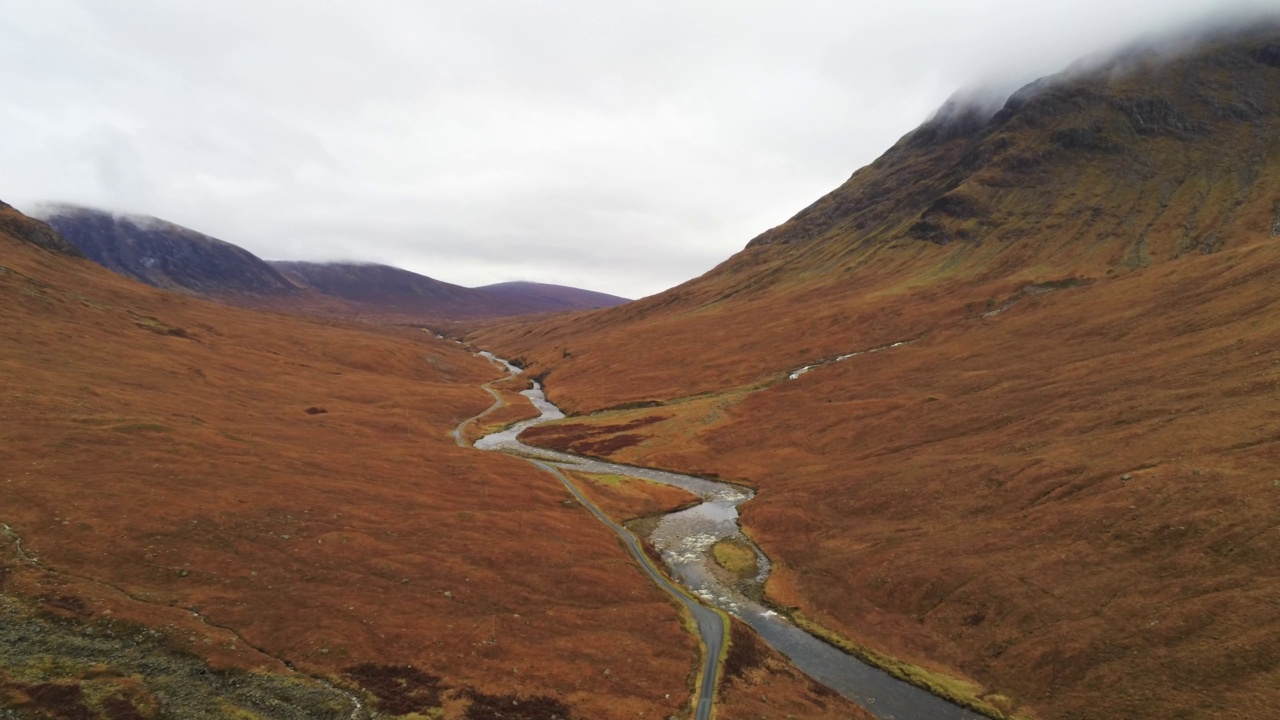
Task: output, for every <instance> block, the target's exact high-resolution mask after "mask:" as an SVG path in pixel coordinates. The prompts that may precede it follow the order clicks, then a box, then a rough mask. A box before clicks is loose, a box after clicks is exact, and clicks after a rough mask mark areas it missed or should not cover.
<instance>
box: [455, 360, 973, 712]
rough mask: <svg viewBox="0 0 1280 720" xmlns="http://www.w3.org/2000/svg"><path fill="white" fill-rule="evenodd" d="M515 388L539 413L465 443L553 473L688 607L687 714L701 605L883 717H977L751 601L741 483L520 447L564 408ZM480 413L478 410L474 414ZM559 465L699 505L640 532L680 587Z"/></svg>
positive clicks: (710, 643) (537, 392)
mask: <svg viewBox="0 0 1280 720" xmlns="http://www.w3.org/2000/svg"><path fill="white" fill-rule="evenodd" d="M481 355H483V356H484V357H486V358H488V359H489V360H490V361H492V362H494V363H495V364H498V365H501V366H502V367H503V368H505V369H506V370H507V372H509V373H510V374H511V375H516V374H519V373H520V372H521V371H520V369H519V368H517V367H516V366H514V365H512V364H511V363H509V362H507V361H506V360H502V359H501V358H497V357H494V356H493V355H492V354H490V353H487V352H484V353H481ZM486 389H488V390H489V392H490V394H492V395H493V396H494V398H495V403H494V405H493V407H491V408H490V410H489V411H492V410H494V409H496V408H498V407H501V405H502V399H501V397H500V396H499V395H498V393H497V392H495V391H494V390H492V389H491V388H488V387H486ZM521 395H524V396H525V397H527V398H528V399H529V401H530V402H531V403H533V406H534V407H535V408H537V410H538V411H539V412H540V413H541V415H539V416H538V417H536V418H532V419H529V420H524V421H521V422H518V423H516V424H514V425H512V426H511V427H508V428H506V429H505V430H502V431H500V432H497V433H493V434H491V435H487V436H485V437H482V438H480V439H479V440H477V441H476V442H475V444H474V447H475V448H477V449H479V450H491V451H498V452H504V453H507V454H510V455H515V456H518V457H522V458H525V459H527V460H529V461H530V462H533V463H534V464H535V465H537V466H538V467H539V468H541V469H543V470H545V471H547V472H550V473H552V474H554V475H555V476H557V477H558V478H559V479H560V481H561V482H563V483H564V484H565V485H566V486H567V487H568V488H569V490H570V491H571V492H572V493H573V494H574V496H575V497H577V498H578V500H579V501H580V502H582V503H583V504H584V505H585V506H586V507H587V508H588V509H589V510H591V512H592V513H593V514H595V515H596V517H597V518H598V519H600V520H601V521H602V522H604V523H605V524H606V525H608V526H609V527H610V528H611V529H612V530H613V531H614V532H615V533H617V534H618V535H619V537H621V538H622V539H623V541H624V543H625V544H626V545H627V548H628V550H629V551H630V552H631V554H632V555H633V557H635V558H636V559H637V560H638V561H639V562H640V564H641V566H642V568H644V570H645V572H646V573H647V574H648V575H649V576H650V578H651V579H653V580H654V582H655V583H657V584H658V585H659V586H660V587H662V588H663V589H665V590H667V591H668V592H669V593H671V594H672V595H673V596H675V597H676V599H677V600H678V601H680V602H681V603H682V604H683V605H684V606H685V607H687V608H689V610H690V612H691V613H692V614H693V617H694V619H695V621H696V623H697V625H698V629H699V633H700V635H701V636H702V641H703V644H704V645H705V646H706V648H707V652H706V657H705V658H704V668H703V673H702V676H703V677H702V681H703V682H702V687H701V688H700V689H699V695H698V700H697V703H696V705H697V710H696V713H695V718H697V720H705V719H706V718H709V717H710V714H711V705H712V702H713V697H714V692H715V684H716V680H717V677H716V673H717V671H718V660H719V656H720V650H721V648H722V647H723V643H724V639H725V637H726V628H725V626H724V620H723V618H722V617H721V616H720V614H719V613H717V612H714V611H711V610H709V609H708V607H706V606H710V607H714V608H716V609H718V610H720V611H723V612H726V613H729V614H731V615H733V616H734V617H737V618H739V619H741V620H742V621H743V622H745V623H746V624H747V625H750V626H751V627H752V628H753V629H754V630H755V631H756V632H757V633H759V635H760V637H761V638H763V639H764V640H765V642H767V643H769V645H771V646H772V647H773V648H775V649H776V650H778V651H779V652H781V653H782V654H784V655H786V656H787V657H788V658H790V659H791V662H792V663H793V664H795V666H796V667H797V668H799V669H800V670H801V671H803V672H804V673H805V674H807V675H809V676H810V677H812V678H813V679H814V680H816V681H818V682H820V683H822V684H823V685H825V686H827V687H829V688H831V689H832V690H834V691H835V692H837V693H839V694H841V695H843V696H844V697H846V698H849V699H850V700H852V701H854V702H856V703H858V704H859V705H861V706H862V707H864V708H866V709H867V710H868V711H869V712H871V713H872V714H873V715H875V716H876V717H879V718H883V720H985V716H983V715H980V714H978V713H976V712H973V711H972V710H968V709H965V708H962V707H959V706H957V705H953V704H951V703H950V702H948V701H946V700H943V699H942V698H939V697H938V696H936V695H933V694H931V693H929V692H927V691H925V690H922V689H920V688H917V687H915V686H914V685H910V684H908V683H905V682H903V681H901V680H899V679H897V678H895V677H893V676H892V675H889V674H888V673H886V672H884V671H883V670H880V669H878V668H875V667H872V666H870V665H867V664H866V663H864V662H862V661H861V660H859V659H857V658H855V657H853V656H852V655H849V654H847V653H845V652H842V651H841V650H839V649H837V648H835V647H832V646H831V645H829V644H827V643H826V642H824V641H822V640H820V639H818V638H817V637H815V636H813V635H810V634H809V633H807V632H805V631H804V630H802V629H800V628H799V627H797V626H795V625H794V624H792V623H791V622H790V621H788V620H787V619H786V618H785V617H783V616H781V615H779V614H777V613H776V612H774V611H772V610H770V609H769V608H767V607H765V606H764V605H763V604H761V603H760V602H758V601H757V600H755V599H753V598H756V597H760V596H761V594H762V589H763V586H764V581H765V579H766V578H767V577H768V575H769V561H768V559H767V558H766V557H765V556H764V554H763V553H762V552H760V550H759V548H757V547H756V546H755V544H754V543H752V542H751V540H750V539H749V538H747V537H746V536H745V535H744V534H743V533H742V529H741V527H739V525H738V506H739V505H742V504H743V503H745V502H747V501H748V500H750V499H751V498H752V496H753V493H752V491H751V490H750V489H748V488H745V487H741V486H738V485H731V484H729V483H723V482H717V481H713V480H708V479H706V478H699V477H693V476H691V475H681V474H678V473H672V472H665V471H661V470H651V469H648V468H639V467H632V466H629V465H620V464H617V463H611V462H606V461H603V460H597V459H594V458H587V457H581V456H578V455H571V454H568V453H562V452H557V451H554V450H547V449H544V448H537V447H531V446H529V445H525V444H524V443H522V442H520V440H519V435H520V433H522V432H524V431H525V430H527V429H529V428H531V427H533V426H535V425H540V424H543V423H546V422H550V421H553V420H560V419H562V418H564V413H563V412H561V411H560V409H559V408H557V407H556V406H555V405H554V404H552V403H551V402H550V401H548V400H547V398H546V395H545V394H544V393H543V391H542V388H541V386H540V385H538V384H537V383H536V382H535V383H534V385H533V387H532V388H530V389H528V390H525V391H523V392H522V393H521ZM489 411H486V412H485V413H483V414H482V415H480V416H478V417H483V415H485V414H488V412H489ZM473 420H474V418H473ZM473 420H468V421H466V422H464V423H463V424H462V425H459V426H458V428H457V429H455V430H454V438H455V439H456V440H457V441H458V443H459V444H465V443H464V441H463V439H462V429H463V428H464V427H465V426H466V425H467V424H468V423H470V422H472V421H473ZM562 469H568V470H575V471H578V472H586V473H599V474H609V475H623V476H627V477H633V478H641V479H644V480H650V481H653V482H658V483H663V484H666V485H674V486H676V487H679V488H683V489H685V490H687V491H689V492H691V493H693V494H694V495H697V496H698V497H699V498H701V499H702V503H701V504H700V505H696V506H694V507H691V508H688V509H685V510H680V511H678V512H674V513H670V514H668V515H665V516H663V517H662V519H661V520H660V521H659V522H658V523H657V525H656V527H654V529H653V530H652V532H650V534H649V537H648V539H649V541H650V542H652V543H653V545H654V547H656V548H657V549H658V550H659V552H661V554H662V559H663V562H664V563H665V565H666V568H667V572H668V573H669V574H670V576H671V577H672V578H674V579H675V580H676V581H677V582H678V583H679V584H680V585H681V586H682V588H683V592H682V591H681V590H679V589H676V588H674V587H671V585H670V583H669V582H668V581H667V580H666V578H664V577H662V574H661V573H659V572H657V570H656V568H653V567H652V565H651V563H650V561H649V559H648V556H646V555H645V554H644V552H643V550H642V549H641V547H640V544H639V542H638V540H637V538H636V537H635V535H633V534H632V533H631V532H630V531H628V530H626V529H625V528H622V527H621V526H619V525H617V524H616V523H614V522H613V521H612V520H610V519H609V517H608V516H607V515H605V514H604V513H603V512H601V511H600V510H599V509H598V508H596V507H595V506H594V505H592V504H591V503H590V502H589V501H587V499H586V498H585V497H583V496H582V494H581V493H580V492H579V491H578V489H577V488H576V487H575V486H574V485H573V483H572V482H570V481H569V479H568V478H567V477H565V475H564V474H563V473H562V472H560V470H562ZM723 539H730V540H733V541H735V542H737V543H739V544H741V545H743V546H747V547H750V548H752V549H753V550H754V551H755V553H756V569H757V572H756V576H755V577H754V578H751V579H748V580H741V581H736V580H734V579H732V578H729V577H727V576H726V575H725V573H723V571H720V570H719V567H718V566H717V565H716V563H715V561H714V560H713V559H712V557H711V547H712V546H713V545H715V544H716V543H717V542H718V541H720V540H723ZM690 596H693V597H696V598H698V599H699V600H700V601H701V602H702V603H705V604H706V606H704V605H702V604H700V603H698V602H695V601H693V600H692V598H691V597H690Z"/></svg>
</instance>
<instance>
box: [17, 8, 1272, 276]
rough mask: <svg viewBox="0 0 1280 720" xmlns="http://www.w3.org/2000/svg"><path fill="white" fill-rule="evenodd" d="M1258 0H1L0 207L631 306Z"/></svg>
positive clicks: (268, 254)
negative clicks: (956, 109) (103, 217)
mask: <svg viewBox="0 0 1280 720" xmlns="http://www.w3.org/2000/svg"><path fill="white" fill-rule="evenodd" d="M1251 6H1252V7H1255V8H1257V7H1269V8H1275V9H1280V0H1272V1H1271V2H1254V3H1252V4H1251ZM1239 7H1241V4H1240V3H1238V2H1212V1H1210V0H1161V1H1160V2H1158V3H1157V2H1153V1H1152V0H1070V1H1058V0H1050V1H1038V0H1037V1H1032V0H1010V1H1005V0H951V1H946V2H944V1H941V0H938V1H928V0H898V1H897V2H883V0H879V1H876V2H858V1H857V0H838V1H832V2H794V1H793V2H772V3H769V2H752V1H750V0H745V1H744V0H735V1H733V2H729V1H725V2H686V1H678V0H644V1H643V2H627V3H622V2H607V1H605V2H602V1H600V0H559V1H558V2H543V3H514V2H485V1H470V2H457V1H456V0H452V1H450V2H434V1H423V0H360V1H359V2H355V1H350V2H342V1H328V2H325V1H321V0H219V1H218V2H209V1H208V0H199V1H198V2H197V1H194V0H0V83H2V84H3V88H4V92H5V101H4V103H3V104H2V105H0V158H3V162H0V199H3V200H5V201H7V202H9V203H11V204H14V205H16V206H18V207H19V208H29V207H31V206H32V205H33V204H35V203H37V202H39V201H68V202H75V203H82V204H88V205H92V206H96V207H102V208H106V209H112V210H117V211H122V212H134V213H142V214H148V215H155V216H158V217H162V218H164V219H167V220H172V221H174V222H177V223H179V224H183V225H187V226H189V227H192V228H194V229H196V230H199V231H201V232H205V233H207V234H210V235H213V236H215V237H219V238H222V239H224V240H227V241H229V242H233V243H235V244H237V245H241V246H243V247H245V248H247V249H249V250H251V251H252V252H254V253H256V254H258V255H260V256H262V257H264V258H267V259H290V260H362V261H370V262H382V263H388V264H392V265H397V266H400V267H404V268H407V269H410V270H414V271H416V272H420V273H423V274H426V275H430V276H432V277H435V278H438V279H441V280H447V281H450V282H455V283H459V284H463V285H481V284H487V283H492V282H501V281H506V280H516V279H524V280H536V281H541V282H554V283H560V284H567V285H575V286H579V287H585V288H590V289H594V290H601V291H605V292H612V293H615V294H620V295H626V296H629V297H638V296H642V295H647V294H651V293H654V292H658V291H660V290H662V289H664V288H666V287H670V286H671V285H674V284H676V283H679V282H682V281H684V280H687V279H689V278H691V277H694V276H696V275H699V274H701V273H703V272H705V271H706V270H708V269H710V268H711V267H712V266H714V265H715V264H717V263H719V262H720V261H722V260H724V259H725V258H727V257H728V256H729V255H731V254H733V253H734V252H737V251H738V250H740V249H741V248H742V247H743V246H744V245H745V244H746V243H747V242H748V241H749V240H750V239H751V238H753V237H754V236H755V235H757V234H759V233H760V232H761V231H763V230H765V229H767V228H769V227H771V226H774V225H777V224H778V223H781V222H783V221H785V220H786V219H787V218H788V217H790V216H791V215H793V214H794V213H795V212H797V211H799V210H800V209H801V208H803V207H804V206H806V205H808V204H809V203H810V202H812V201H813V200H815V199H817V198H818V197H819V196H821V195H822V194H824V193H826V192H827V191H829V190H831V189H832V188H834V187H836V186H837V185H839V184H840V183H841V182H843V181H844V180H845V179H846V178H847V177H848V176H849V175H850V174H851V173H852V172H853V171H854V170H856V169H857V168H858V167H860V166H862V165H865V164H867V163H868V162H870V161H872V160H874V159H875V157H876V156H878V155H879V154H880V153H881V152H883V151H884V150H885V149H887V148H888V147H889V146H890V145H891V144H892V143H893V142H894V141H895V140H897V138H898V137H900V136H901V135H903V134H904V133H906V132H908V131H909V130H911V129H912V128H913V127H915V126H916V125H918V124H919V123H920V122H922V121H923V120H925V119H926V118H927V117H928V115H929V114H930V112H931V111H932V110H934V109H935V108H936V107H937V106H939V105H940V104H941V103H942V102H943V101H945V100H946V98H947V97H948V96H949V95H951V94H952V93H953V92H954V91H955V90H957V89H958V88H960V87H962V86H966V85H975V84H983V83H996V84H999V85H1001V86H1012V85H1014V84H1016V83H1017V82H1019V81H1029V80H1031V79H1034V78H1035V77H1037V76H1040V75H1044V74H1048V73H1052V72H1055V71H1057V70H1059V69H1061V68H1062V67H1064V66H1065V65H1067V64H1069V63H1070V62H1071V61H1073V60H1074V59H1076V58H1077V57H1079V56H1081V55H1084V54H1088V53H1092V52H1097V51H1101V50H1105V49H1109V48H1111V47H1114V46H1116V45H1119V44H1121V43H1124V42H1126V41H1128V40H1130V39H1133V38H1136V37H1139V36H1141V35H1144V34H1147V33H1152V32H1160V31H1164V30H1168V29H1170V28H1173V27H1175V26H1179V25H1183V24H1187V23H1192V22H1197V21H1200V20H1203V19H1204V18H1205V17H1206V16H1207V15H1209V14H1211V13H1218V12H1221V11H1223V10H1224V9H1235V8H1239Z"/></svg>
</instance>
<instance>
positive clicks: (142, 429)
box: [111, 423, 173, 433]
mask: <svg viewBox="0 0 1280 720" xmlns="http://www.w3.org/2000/svg"><path fill="white" fill-rule="evenodd" d="M111 429H112V430H114V431H116V432H118V433H146V432H162V433H166V432H172V431H173V428H171V427H169V426H168V425H160V424H158V423H129V424H128V425H116V426H115V427H113V428H111Z"/></svg>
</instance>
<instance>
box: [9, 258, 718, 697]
mask: <svg viewBox="0 0 1280 720" xmlns="http://www.w3.org/2000/svg"><path fill="white" fill-rule="evenodd" d="M0 257H3V264H4V266H5V268H6V269H5V270H4V271H0V303H2V304H3V306H4V307H5V308H6V310H5V312H4V313H3V314H0V338H3V341H2V342H0V483H2V488H3V489H2V490H0V494H2V495H3V497H4V499H5V500H4V502H3V503H2V504H3V509H2V510H0V521H3V522H5V523H8V524H9V525H12V526H13V528H14V530H15V531H16V532H17V533H18V534H19V535H20V536H21V537H22V539H23V541H24V544H25V547H26V548H27V549H28V550H29V551H30V552H32V553H34V554H36V555H37V556H39V558H40V559H41V560H42V561H43V562H45V563H47V565H48V566H49V567H50V568H52V569H53V570H54V572H53V573H52V574H47V573H46V574H43V575H38V576H33V578H34V579H32V578H28V579H24V580H22V581H21V582H19V581H18V580H13V581H11V582H10V583H9V584H8V585H7V587H6V592H13V593H17V594H19V595H23V596H34V595H42V594H45V593H47V592H50V591H51V590H52V589H53V588H58V590H59V594H61V595H67V596H69V597H74V598H78V601H79V602H81V603H83V605H84V607H86V608H88V610H89V611H90V616H89V619H88V620H86V621H89V620H92V619H93V618H97V617H101V616H102V615H103V614H104V613H107V612H110V613H111V614H112V616H113V617H117V618H122V619H128V620H131V621H134V622H138V623H141V624H143V625H147V626H153V627H157V628H163V629H165V632H166V633H167V634H168V635H169V636H170V637H171V640H172V643H173V644H174V645H175V647H177V648H178V649H181V650H189V651H191V652H194V653H196V654H198V655H199V656H201V657H207V658H210V659H211V660H212V661H213V662H214V663H215V665H229V666H238V667H245V668H258V669H262V670H266V671H271V672H285V670H284V667H283V665H282V661H283V660H289V661H290V662H292V663H293V664H294V665H296V666H297V667H298V668H299V669H300V670H304V671H307V672H313V673H319V674H326V675H335V676H336V675H337V674H338V673H339V672H340V671H341V670H342V669H343V668H347V667H352V666H359V665H361V664H364V663H372V664H375V665H396V666H403V665H406V664H410V665H413V666H414V667H416V668H419V669H420V670H422V671H423V672H425V673H427V674H429V675H431V676H433V677H438V678H440V679H441V680H440V681H441V683H442V687H446V688H452V689H455V690H459V691H461V690H462V689H466V690H467V691H468V692H474V693H479V694H480V695H477V697H481V696H484V697H487V696H494V697H501V696H506V695H510V694H517V695H520V696H527V697H530V698H533V697H548V698H554V699H556V701H557V702H563V703H566V704H567V705H568V706H570V707H572V708H573V710H574V712H575V713H576V714H581V715H582V716H584V717H610V716H615V717H616V716H620V715H623V714H629V715H632V716H634V714H635V713H636V712H639V711H644V712H651V713H652V712H657V713H659V714H662V715H664V716H665V715H668V714H672V713H678V712H680V708H681V707H683V706H684V704H685V703H686V701H687V697H688V693H687V688H686V686H685V682H686V676H687V674H688V670H689V667H690V664H691V662H692V661H693V660H692V659H693V658H694V657H696V642H695V641H694V639H693V638H691V637H690V636H689V635H687V634H686V633H685V632H684V631H683V630H682V628H681V625H680V619H679V617H678V615H677V614H676V613H675V612H673V610H672V608H671V606H670V603H669V601H668V600H667V598H666V597H665V596H664V595H663V594H662V593H661V592H660V591H659V590H657V589H656V588H654V587H653V586H652V585H651V584H650V583H648V582H647V581H646V580H645V579H644V578H643V577H642V576H641V575H640V574H639V573H638V572H635V571H634V569H633V568H631V567H630V565H629V562H628V561H627V559H626V556H625V554H624V553H623V551H622V550H621V548H619V547H618V545H617V543H616V542H614V541H613V539H612V536H611V535H610V534H609V532H608V530H607V529H605V528H603V527H601V526H600V525H599V523H598V522H596V521H595V520H593V519H592V518H591V517H590V516H589V515H588V514H587V513H585V512H582V511H579V510H575V509H573V508H567V507H565V506H564V504H562V501H563V500H565V499H566V498H567V497H568V495H567V493H566V492H565V491H564V489H563V488H562V487H561V486H560V485H559V483H557V482H555V480H554V479H553V478H550V477H548V476H546V475H545V474H543V473H540V472H537V471H536V470H535V469H533V468H532V467H530V466H529V465H528V464H527V463H525V462H523V461H519V460H515V459H512V458H508V457H505V456H502V455H498V454H492V453H482V452H476V451H471V450H467V449H463V448H457V447H456V446H455V445H454V443H453V441H452V438H450V437H449V434H448V433H449V430H450V429H451V428H452V427H453V426H454V425H455V424H456V423H457V422H458V421H460V420H462V419H463V418H466V417H468V416H471V415H474V414H475V413H477V412H480V411H481V410H483V409H484V408H485V407H486V406H488V404H489V403H490V401H491V399H490V398H489V396H488V395H487V394H485V393H484V392H482V391H481V390H480V389H479V385H480V384H481V383H483V382H485V381H488V380H491V379H493V378H494V377H496V376H497V375H498V373H497V371H496V370H495V369H494V368H493V367H492V366H491V365H490V364H489V363H487V362H485V361H483V360H480V359H477V358H474V357H472V356H470V355H468V354H466V353H465V352H462V351H461V350H459V349H457V347H456V346H455V345H453V344H452V343H446V342H443V341H437V340H434V339H433V338H430V337H427V336H425V335H424V334H423V333H421V332H418V331H416V330H410V329H404V330H397V329H380V328H376V327H355V326H351V327H348V326H344V325H342V324H340V323H336V322H330V323H322V322H315V321H306V320H299V319H292V318H286V317H282V316H273V315H267V314H260V313H255V312H249V311H242V310H235V309H230V308H226V307H221V306H216V305H212V304H207V303H203V302H199V301H196V300H193V299H190V298H187V297H181V296H176V295H171V294H168V293H164V292H161V291H157V290H154V289H150V288H146V287H143V286H140V285H137V284H135V283H132V282H129V281H126V280H124V279H122V278H119V277H117V276H114V275H112V274H110V273H108V272H106V271H103V270H101V269H100V268H97V267H96V266H93V265H91V264H89V263H88V262H85V261H73V260H70V259H67V258H64V257H61V256H55V255H52V254H50V253H47V252H43V251H38V250H36V249H34V248H32V247H31V246H29V245H26V244H23V243H20V242H18V241H16V240H14V239H12V238H10V237H9V236H7V235H3V234H0ZM139 317H145V318H151V319H152V321H149V322H148V323H146V326H145V327H144V326H142V325H140V324H139V323H138V322H137V318H139ZM159 326H163V327H165V328H177V329H181V330H182V331H183V333H182V334H175V333H171V332H168V331H166V332H163V333H159V332H154V331H153V330H154V328H155V327H159ZM308 408H322V409H323V410H324V411H325V412H324V413H318V414H308V413H307V412H306V411H307V409H308ZM0 541H2V544H3V553H4V557H5V558H6V559H4V560H2V561H0V564H4V565H8V566H13V565H14V564H15V563H17V562H18V560H17V558H16V557H12V553H13V552H14V549H13V547H12V542H11V541H10V540H7V539H3V538H0ZM189 609H196V610H198V611H199V612H200V613H201V614H202V615H203V616H204V617H206V618H208V623H209V624H206V623H203V622H200V621H198V620H196V619H194V618H193V617H192V616H191V614H190V612H188V610H189ZM215 625H216V626H219V627H215ZM221 628H229V629H230V630H231V631H234V634H233V633H232V632H231V631H228V630H224V629H221ZM254 648H258V649H261V651H262V652H259V651H258V650H255V649H254ZM603 668H611V669H612V671H613V674H612V675H611V676H603V675H602V674H601V670H602V669H603ZM620 676H625V677H626V680H625V681H622V680H619V679H618V678H619V677H620ZM485 694H487V695H485ZM667 696H670V697H669V699H668V697H667ZM476 702H479V701H476ZM548 702H550V701H548ZM460 707H461V706H460Z"/></svg>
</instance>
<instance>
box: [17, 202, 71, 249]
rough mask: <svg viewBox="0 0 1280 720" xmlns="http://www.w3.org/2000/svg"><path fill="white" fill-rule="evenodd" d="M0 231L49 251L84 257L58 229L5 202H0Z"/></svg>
mask: <svg viewBox="0 0 1280 720" xmlns="http://www.w3.org/2000/svg"><path fill="white" fill-rule="evenodd" d="M0 233H4V234H6V235H8V236H9V237H12V238H15V239H17V240H22V241H23V242H26V243H30V244H32V245H35V246H36V247H39V248H43V249H45V250H48V251H50V252H54V253H58V254H61V255H67V256H70V257H84V253H82V252H80V249H79V248H77V247H76V246H75V245H72V244H71V243H70V242H68V241H67V239H66V238H64V237H62V235H60V234H58V231H56V230H54V229H53V228H51V227H49V226H48V225H46V224H44V223H42V222H40V221H39V220H36V219H35V218H31V217H27V216H26V215H23V214H22V213H20V212H18V211H17V210H16V209H14V207H13V206H12V205H9V204H8V203H6V202H0Z"/></svg>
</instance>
